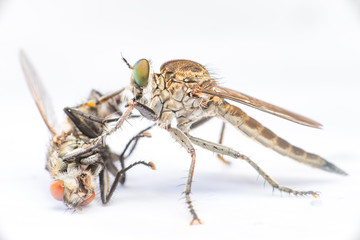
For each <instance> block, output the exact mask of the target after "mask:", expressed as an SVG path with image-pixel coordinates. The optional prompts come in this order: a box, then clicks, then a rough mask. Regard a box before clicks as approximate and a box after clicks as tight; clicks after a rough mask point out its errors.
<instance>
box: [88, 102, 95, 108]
mask: <svg viewBox="0 0 360 240" xmlns="http://www.w3.org/2000/svg"><path fill="white" fill-rule="evenodd" d="M86 105H87V106H88V107H95V106H96V103H95V102H88V103H86Z"/></svg>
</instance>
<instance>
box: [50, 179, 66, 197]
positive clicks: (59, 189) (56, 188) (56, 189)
mask: <svg viewBox="0 0 360 240" xmlns="http://www.w3.org/2000/svg"><path fill="white" fill-rule="evenodd" d="M50 192H51V195H52V196H53V197H54V198H55V199H56V200H58V201H62V200H63V198H64V184H63V182H62V181H60V180H59V181H56V182H54V183H53V184H51V185H50Z"/></svg>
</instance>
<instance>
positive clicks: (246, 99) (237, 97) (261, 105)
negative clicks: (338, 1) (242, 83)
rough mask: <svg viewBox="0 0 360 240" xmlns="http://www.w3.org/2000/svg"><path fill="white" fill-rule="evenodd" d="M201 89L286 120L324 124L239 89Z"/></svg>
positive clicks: (311, 125) (305, 123) (317, 126)
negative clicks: (238, 90)
mask: <svg viewBox="0 0 360 240" xmlns="http://www.w3.org/2000/svg"><path fill="white" fill-rule="evenodd" d="M199 91H200V92H202V93H206V94H210V95H214V96H218V97H221V98H225V99H230V100H233V101H235V102H238V103H242V104H245V105H248V106H250V107H253V108H256V109H259V110H261V111H264V112H267V113H271V114H274V115H275V116H278V117H282V118H284V119H286V120H290V121H293V122H296V123H299V124H302V125H305V126H308V127H313V128H321V127H322V125H321V124H320V123H318V122H316V121H314V120H312V119H310V118H307V117H304V116H301V115H299V114H297V113H293V112H290V111H288V110H286V109H283V108H281V107H277V106H275V105H272V104H270V103H267V102H264V101H261V100H259V99H256V98H253V97H250V96H248V95H246V94H243V93H241V92H237V91H234V90H231V89H228V88H224V87H220V86H215V87H214V88H213V90H209V89H205V88H202V89H199Z"/></svg>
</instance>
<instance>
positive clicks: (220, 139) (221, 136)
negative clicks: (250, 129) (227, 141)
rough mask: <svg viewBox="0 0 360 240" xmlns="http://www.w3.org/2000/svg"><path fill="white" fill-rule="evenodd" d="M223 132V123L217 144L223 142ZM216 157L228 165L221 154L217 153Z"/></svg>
mask: <svg viewBox="0 0 360 240" xmlns="http://www.w3.org/2000/svg"><path fill="white" fill-rule="evenodd" d="M224 132H225V122H223V124H222V127H221V132H220V138H219V144H222V143H223V140H224ZM217 157H218V158H219V159H220V161H222V162H223V163H225V164H227V165H230V162H229V161H227V160H225V158H224V157H223V156H222V154H220V153H218V154H217Z"/></svg>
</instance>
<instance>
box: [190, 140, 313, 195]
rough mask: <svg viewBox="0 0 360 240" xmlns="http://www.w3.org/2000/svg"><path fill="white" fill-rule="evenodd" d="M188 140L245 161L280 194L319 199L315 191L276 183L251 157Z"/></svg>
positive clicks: (208, 143) (226, 148) (204, 142)
mask: <svg viewBox="0 0 360 240" xmlns="http://www.w3.org/2000/svg"><path fill="white" fill-rule="evenodd" d="M187 136H188V138H189V139H190V141H191V142H192V143H194V144H195V145H198V146H200V147H202V148H204V149H207V150H210V151H212V152H215V153H218V154H221V155H227V156H230V157H233V158H237V159H242V160H245V161H246V162H247V163H249V164H250V166H252V167H253V168H254V169H255V170H256V171H257V172H258V173H259V174H260V175H261V176H262V177H263V178H264V180H265V181H266V182H267V183H268V184H270V185H271V187H272V188H273V189H278V190H279V191H280V192H286V193H289V194H293V195H313V196H314V197H317V196H318V195H319V193H317V192H314V191H297V190H293V189H291V188H289V187H286V186H281V185H279V183H278V182H277V181H275V180H274V179H273V178H272V177H270V176H269V175H268V174H267V173H266V172H265V171H264V170H262V169H261V168H260V167H259V166H258V165H257V164H256V163H255V162H254V161H252V160H251V159H250V158H249V157H247V156H245V155H243V154H241V153H239V152H237V151H235V150H234V149H232V148H229V147H226V146H224V145H221V144H217V143H213V142H209V141H206V140H204V139H201V138H196V137H193V136H190V135H187Z"/></svg>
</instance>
